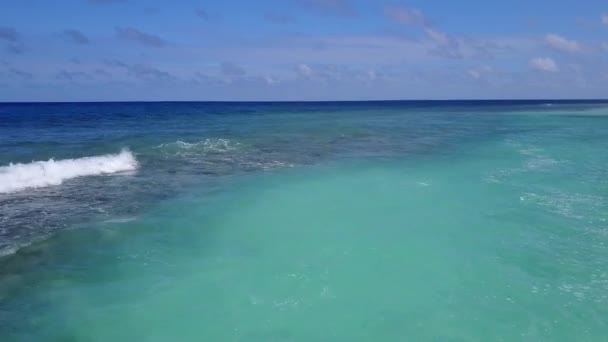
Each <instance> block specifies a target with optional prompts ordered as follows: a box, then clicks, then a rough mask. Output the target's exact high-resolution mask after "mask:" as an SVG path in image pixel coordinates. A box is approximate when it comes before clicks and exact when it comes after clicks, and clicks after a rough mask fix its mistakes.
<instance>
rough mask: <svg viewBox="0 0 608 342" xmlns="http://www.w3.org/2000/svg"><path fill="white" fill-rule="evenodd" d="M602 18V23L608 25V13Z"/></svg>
mask: <svg viewBox="0 0 608 342" xmlns="http://www.w3.org/2000/svg"><path fill="white" fill-rule="evenodd" d="M600 19H601V20H602V24H604V25H608V14H602V17H601V18H600Z"/></svg>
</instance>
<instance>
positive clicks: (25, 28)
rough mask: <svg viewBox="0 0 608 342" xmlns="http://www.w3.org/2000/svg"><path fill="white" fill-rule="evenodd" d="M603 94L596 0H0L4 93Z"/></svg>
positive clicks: (603, 28)
mask: <svg viewBox="0 0 608 342" xmlns="http://www.w3.org/2000/svg"><path fill="white" fill-rule="evenodd" d="M530 98H541V99H560V98H570V99H572V98H608V2H607V1H605V0H535V1H530V0H508V1H507V0H494V1H488V0H460V1H446V0H407V1H399V0H395V1H391V0H388V1H384V0H255V1H253V0H248V1H245V0H241V1H236V0H222V1H211V0H175V1H167V0H54V1H49V0H2V1H1V2H0V101H170V100H176V101H183V100H190V101H218V100H219V101H298V100H394V99H404V100H407V99H530Z"/></svg>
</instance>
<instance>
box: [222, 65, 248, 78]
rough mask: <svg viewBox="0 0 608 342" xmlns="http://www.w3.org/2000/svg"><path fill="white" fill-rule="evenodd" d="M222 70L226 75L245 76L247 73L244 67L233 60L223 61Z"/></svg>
mask: <svg viewBox="0 0 608 342" xmlns="http://www.w3.org/2000/svg"><path fill="white" fill-rule="evenodd" d="M220 70H221V72H222V74H223V75H225V76H232V77H233V76H243V75H245V74H246V73H247V71H246V70H245V69H243V67H241V66H240V65H238V64H235V63H233V62H222V64H221V65H220Z"/></svg>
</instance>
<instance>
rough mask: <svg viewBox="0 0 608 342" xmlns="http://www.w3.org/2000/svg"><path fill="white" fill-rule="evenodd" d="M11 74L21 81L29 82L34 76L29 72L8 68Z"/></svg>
mask: <svg viewBox="0 0 608 342" xmlns="http://www.w3.org/2000/svg"><path fill="white" fill-rule="evenodd" d="M8 71H9V72H10V73H11V74H13V75H15V76H18V77H20V78H22V79H26V80H31V79H33V78H34V75H33V74H32V73H31V72H27V71H23V70H21V69H17V68H10V69H9V70H8Z"/></svg>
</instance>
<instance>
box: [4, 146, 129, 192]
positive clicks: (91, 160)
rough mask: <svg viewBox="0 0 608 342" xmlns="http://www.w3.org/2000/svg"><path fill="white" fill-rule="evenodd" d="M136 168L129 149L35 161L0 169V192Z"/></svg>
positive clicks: (49, 184)
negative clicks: (106, 153)
mask: <svg viewBox="0 0 608 342" xmlns="http://www.w3.org/2000/svg"><path fill="white" fill-rule="evenodd" d="M135 169H137V160H136V159H135V157H134V156H133V154H132V153H131V151H129V150H126V149H125V150H122V151H121V152H120V153H117V154H108V155H103V156H95V157H84V158H78V159H64V160H57V161H55V160H53V159H50V160H48V161H37V162H32V163H28V164H12V163H11V164H9V165H8V166H2V167H0V193H10V192H16V191H21V190H24V189H27V188H41V187H46V186H51V185H59V184H61V183H63V181H65V180H67V179H71V178H76V177H83V176H95V175H103V174H112V173H117V172H124V171H133V170H135Z"/></svg>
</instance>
